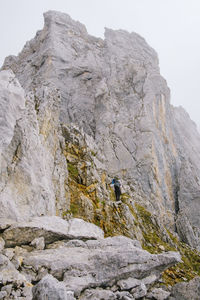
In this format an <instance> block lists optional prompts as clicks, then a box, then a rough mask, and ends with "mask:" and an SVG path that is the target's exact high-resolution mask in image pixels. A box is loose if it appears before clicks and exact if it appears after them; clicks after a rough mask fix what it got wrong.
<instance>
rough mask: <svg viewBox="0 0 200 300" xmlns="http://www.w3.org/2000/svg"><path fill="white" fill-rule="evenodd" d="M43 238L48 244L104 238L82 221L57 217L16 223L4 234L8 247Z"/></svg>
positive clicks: (95, 227)
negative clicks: (60, 241) (64, 240)
mask: <svg viewBox="0 0 200 300" xmlns="http://www.w3.org/2000/svg"><path fill="white" fill-rule="evenodd" d="M40 237H43V238H44V240H45V243H46V244H49V243H53V242H55V241H58V240H62V239H85V240H87V239H97V238H103V237H104V233H103V231H102V230H101V229H100V228H99V227H97V226H96V225H94V224H92V223H88V222H85V221H84V220H82V219H71V220H69V221H65V220H63V219H61V218H60V217H56V216H51V217H50V216H49V217H48V216H46V217H45V216H43V217H35V218H33V219H32V220H31V221H30V222H21V223H15V224H13V225H12V226H10V227H9V228H8V229H6V230H5V231H4V232H3V238H4V240H5V243H6V246H16V245H22V244H29V243H31V242H32V241H33V240H34V239H35V238H40Z"/></svg>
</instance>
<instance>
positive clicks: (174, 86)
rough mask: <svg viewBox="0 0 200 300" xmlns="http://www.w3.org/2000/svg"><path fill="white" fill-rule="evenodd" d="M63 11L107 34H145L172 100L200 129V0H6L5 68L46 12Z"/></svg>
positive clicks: (2, 2) (1, 8) (0, 56)
mask: <svg viewBox="0 0 200 300" xmlns="http://www.w3.org/2000/svg"><path fill="white" fill-rule="evenodd" d="M48 10H58V11H62V12H66V13H68V14H69V15H70V16H71V17H72V18H73V19H75V20H78V21H80V22H81V23H84V24H85V25H86V27H87V30H88V32H89V33H90V34H92V35H95V36H98V37H103V34H104V27H108V28H112V29H125V30H128V31H129V32H132V31H134V32H137V33H138V34H140V35H141V36H143V37H144V38H145V39H146V41H147V42H148V43H149V45H150V46H151V47H153V48H154V49H155V50H156V51H157V53H158V56H159V61H160V70H161V74H162V75H163V76H164V78H165V79H166V80H167V83H168V86H169V88H170V90H171V103H172V104H173V105H175V106H179V105H181V106H183V107H184V108H185V109H186V110H187V112H188V113H189V114H190V117H191V118H192V119H193V120H194V121H195V123H196V124H197V125H198V127H199V128H200V117H199V114H200V76H199V72H200V0H34V1H32V0H0V38H1V47H0V66H1V65H2V63H3V61H4V58H5V57H6V56H8V55H11V54H12V55H17V54H18V53H19V52H20V51H21V50H22V48H23V46H24V44H25V42H26V41H28V40H30V39H32V38H33V37H34V36H35V33H36V31H37V30H40V29H42V27H43V12H45V11H48Z"/></svg>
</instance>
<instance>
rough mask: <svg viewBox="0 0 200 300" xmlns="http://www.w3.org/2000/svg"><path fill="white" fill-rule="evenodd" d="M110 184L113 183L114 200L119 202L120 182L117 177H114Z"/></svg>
mask: <svg viewBox="0 0 200 300" xmlns="http://www.w3.org/2000/svg"><path fill="white" fill-rule="evenodd" d="M111 184H112V185H114V190H115V197H116V202H120V195H121V189H120V182H119V180H118V179H117V178H114V179H113V180H112V182H111Z"/></svg>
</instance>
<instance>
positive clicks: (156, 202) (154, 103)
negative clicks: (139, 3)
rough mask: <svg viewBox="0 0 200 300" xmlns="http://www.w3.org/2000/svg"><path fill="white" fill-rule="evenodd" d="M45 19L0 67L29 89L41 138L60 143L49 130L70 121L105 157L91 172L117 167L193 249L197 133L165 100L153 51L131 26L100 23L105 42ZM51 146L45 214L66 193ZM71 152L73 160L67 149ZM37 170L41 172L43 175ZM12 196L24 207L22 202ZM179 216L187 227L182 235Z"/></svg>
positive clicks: (199, 163) (51, 16)
mask: <svg viewBox="0 0 200 300" xmlns="http://www.w3.org/2000/svg"><path fill="white" fill-rule="evenodd" d="M44 19H45V25H44V28H43V30H41V31H39V32H38V33H37V35H36V37H35V38H34V39H32V40H31V41H30V42H27V44H26V45H25V47H24V49H23V50H22V52H21V53H20V54H19V56H18V57H13V56H12V57H8V58H7V59H6V60H5V63H4V66H3V69H8V68H11V69H12V70H13V72H14V73H15V74H16V77H17V78H18V80H19V82H20V83H21V85H22V86H23V88H24V89H25V91H26V93H28V92H30V91H31V92H32V93H33V95H34V103H35V105H34V107H35V110H36V112H37V121H38V123H39V128H40V132H41V134H42V135H43V136H44V138H45V137H46V136H48V139H47V140H48V142H47V145H48V148H49V146H50V145H49V142H50V141H54V146H55V147H57V146H56V145H58V142H57V141H58V136H57V134H56V133H55V134H52V131H51V130H50V128H56V130H57V128H58V123H59V122H62V123H75V124H76V125H77V126H78V128H80V130H79V131H81V130H82V129H83V132H85V133H87V134H88V135H89V136H90V137H91V140H92V139H93V144H96V148H97V149H98V151H97V153H96V160H97V162H98V161H100V162H101V164H99V163H98V168H97V173H99V172H100V170H102V167H103V169H105V170H106V171H107V176H108V175H110V176H113V175H115V174H118V176H119V177H120V179H121V180H122V182H123V185H124V186H125V188H126V191H127V190H128V193H129V194H130V196H131V197H132V196H133V195H134V200H135V201H139V202H140V203H142V204H143V205H144V206H146V208H147V209H148V210H150V211H151V212H152V213H154V214H155V215H157V219H158V222H160V223H162V224H164V225H165V226H167V227H168V229H171V230H176V228H177V230H178V233H179V234H180V236H181V238H183V240H184V241H186V242H187V243H189V244H190V245H191V246H193V247H197V248H198V247H199V228H200V224H199V219H200V218H199V214H198V211H200V210H199V194H200V188H199V178H200V177H199V173H200V159H199V153H200V151H199V149H200V137H199V134H198V132H197V129H196V126H195V125H194V124H193V122H192V121H191V120H190V119H189V117H188V115H187V114H186V113H185V112H184V110H183V109H181V108H176V109H175V108H173V107H172V106H171V105H170V103H169V98H170V93H169V89H168V87H167V85H166V82H165V80H164V79H163V78H162V77H161V76H160V73H159V66H158V58H157V54H156V53H155V51H154V50H153V49H152V48H150V47H149V46H148V45H147V43H146V42H145V40H144V39H143V38H141V37H140V36H139V35H137V34H135V33H128V32H126V31H123V30H118V31H114V30H110V29H106V31H105V40H102V39H98V38H95V37H92V36H90V35H88V34H87V31H86V29H85V27H84V25H82V24H80V23H79V22H75V21H73V20H72V19H71V18H70V17H69V16H68V15H66V14H62V13H58V12H53V11H50V12H47V13H45V14H44ZM44 87H45V88H46V89H55V88H56V89H58V90H59V92H60V95H61V98H60V104H58V102H57V110H56V112H57V114H55V110H54V109H53V105H55V103H54V104H51V105H50V106H49V101H48V100H47V99H46V97H45V96H44V97H43V93H45V88H44ZM47 87H48V88H47ZM47 94H48V93H47ZM56 97H57V96H56ZM56 97H55V96H54V97H53V98H54V99H55V98H56ZM57 100H58V97H57ZM51 103H52V102H51ZM32 107H33V106H32ZM48 107H50V110H49V108H48ZM55 115H56V117H55ZM52 116H54V120H55V122H52ZM58 117H59V120H60V121H58V119H57V118H58ZM50 120H51V122H50V124H49V123H48V122H49V121H50ZM47 125H48V126H47ZM49 125H50V126H49ZM81 128H82V129H81ZM55 140H56V141H55ZM190 145H192V147H191V146H190ZM55 147H50V149H52V148H54V149H55ZM31 150H33V149H31ZM39 152H40V153H41V149H38V151H37V153H39ZM32 153H33V151H32ZM56 153H57V154H58V153H59V154H58V156H56V157H57V159H56V160H55V151H54V154H53V155H52V156H50V157H49V156H47V157H49V159H48V167H46V166H45V170H46V171H45V172H46V174H48V175H49V176H47V175H45V178H46V180H45V182H43V183H42V186H43V188H44V190H45V193H44V192H42V191H40V192H39V193H38V190H37V195H38V197H37V198H39V199H40V203H42V201H41V198H42V199H47V198H48V201H47V202H48V203H51V205H50V204H49V205H50V207H48V209H46V210H45V209H44V207H41V206H39V207H40V209H38V210H39V211H40V212H41V213H46V211H48V212H49V213H50V214H52V213H53V212H54V209H55V208H54V206H53V201H55V199H57V200H56V203H57V208H59V211H60V212H61V211H62V210H63V204H64V205H65V206H66V207H68V208H69V199H68V198H67V200H64V193H65V192H64V189H65V188H63V186H64V177H66V174H65V171H64V169H63V168H62V162H61V161H62V155H61V154H60V150H59V147H57V152H56ZM44 155H46V152H45V154H44ZM44 155H43V156H44ZM68 159H69V160H70V159H71V162H73V157H72V156H69V155H68ZM94 160H95V159H94ZM40 161H43V160H42V158H40ZM55 163H56V167H55V168H54V170H55V169H56V170H57V166H58V170H57V171H56V175H55V174H53V175H55V176H56V184H57V185H56V186H57V187H58V186H59V188H57V189H56V191H55V189H54V191H53V190H52V187H50V186H49V180H51V179H52V178H51V176H52V173H53V171H52V168H51V167H53V164H55ZM49 166H51V167H49ZM49 169H50V170H49ZM80 169H81V168H80V166H79V169H78V170H79V171H80ZM47 170H49V172H47ZM80 175H81V171H80ZM82 175H83V174H82ZM93 175H94V172H93ZM38 176H39V178H44V176H42V173H41V172H40V173H38ZM82 177H83V176H82ZM93 178H94V176H93ZM186 178H190V180H189V181H188V180H186ZM90 180H91V178H90V179H89V178H87V180H86V181H90ZM53 181H54V180H53ZM107 183H108V181H107ZM7 194H8V193H7ZM66 194H67V193H65V195H66ZM68 196H69V194H68ZM7 197H8V196H7ZM23 198H25V195H24V197H23ZM28 198H30V197H28ZM45 201H46V200H45ZM81 201H82V204H83V208H85V206H87V212H86V213H87V214H89V213H90V211H91V208H92V207H91V206H90V207H89V203H90V202H89V201H88V200H87V199H86V198H84V197H83V196H82V200H81ZM15 202H16V203H17V205H18V206H21V203H20V201H15ZM43 202H44V201H43ZM29 203H30V202H29ZM31 203H32V202H31ZM45 203H46V202H45ZM182 210H183V214H184V218H182V217H181V216H182ZM4 211H5V208H4ZM39 211H36V212H34V214H37V215H38V214H39ZM179 212H180V213H181V214H180V215H179ZM29 214H30V212H29ZM7 215H8V211H7ZM177 215H179V217H178V222H177V224H176V216H177ZM160 216H162V218H160ZM185 220H187V224H188V226H189V231H188V233H186V234H185V236H183V228H182V227H184V222H185Z"/></svg>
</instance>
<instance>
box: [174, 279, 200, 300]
mask: <svg viewBox="0 0 200 300" xmlns="http://www.w3.org/2000/svg"><path fill="white" fill-rule="evenodd" d="M172 297H174V299H175V300H197V299H200V278H199V277H196V278H194V279H193V280H191V281H190V282H181V283H177V284H176V285H175V286H174V287H173V288H172Z"/></svg>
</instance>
